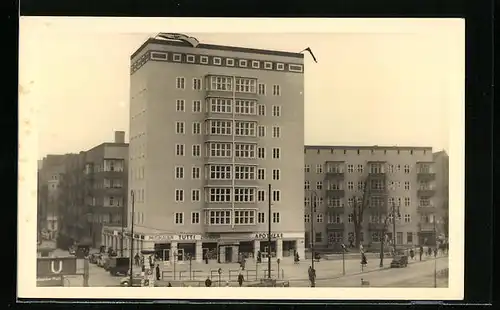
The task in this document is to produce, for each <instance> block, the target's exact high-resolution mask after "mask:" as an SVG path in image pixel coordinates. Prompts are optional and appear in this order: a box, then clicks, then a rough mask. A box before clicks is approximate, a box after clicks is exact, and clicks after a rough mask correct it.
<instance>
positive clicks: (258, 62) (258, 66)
mask: <svg viewBox="0 0 500 310" xmlns="http://www.w3.org/2000/svg"><path fill="white" fill-rule="evenodd" d="M252 68H255V69H259V68H260V61H257V60H253V61H252Z"/></svg>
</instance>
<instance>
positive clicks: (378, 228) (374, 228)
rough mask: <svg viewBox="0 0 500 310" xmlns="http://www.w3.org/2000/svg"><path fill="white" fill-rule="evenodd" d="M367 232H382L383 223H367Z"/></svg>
mask: <svg viewBox="0 0 500 310" xmlns="http://www.w3.org/2000/svg"><path fill="white" fill-rule="evenodd" d="M368 230H369V231H383V230H385V225H384V223H368Z"/></svg>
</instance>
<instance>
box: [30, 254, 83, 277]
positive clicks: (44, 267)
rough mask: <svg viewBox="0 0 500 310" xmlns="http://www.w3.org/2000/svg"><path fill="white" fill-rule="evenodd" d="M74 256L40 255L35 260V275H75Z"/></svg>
mask: <svg viewBox="0 0 500 310" xmlns="http://www.w3.org/2000/svg"><path fill="white" fill-rule="evenodd" d="M76 269H77V268H76V257H42V258H37V261H36V276H37V277H38V278H41V277H53V276H67V275H76V274H77V272H76Z"/></svg>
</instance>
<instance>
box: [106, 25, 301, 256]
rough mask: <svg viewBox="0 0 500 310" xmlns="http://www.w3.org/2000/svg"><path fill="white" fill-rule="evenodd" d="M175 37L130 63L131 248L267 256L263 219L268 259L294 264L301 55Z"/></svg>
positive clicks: (149, 46) (150, 43)
mask: <svg viewBox="0 0 500 310" xmlns="http://www.w3.org/2000/svg"><path fill="white" fill-rule="evenodd" d="M172 37H176V38H179V37H180V38H181V40H169V39H156V38H151V39H148V40H147V41H146V42H145V43H144V44H143V45H142V46H141V47H140V48H139V49H138V50H137V51H136V52H135V53H133V55H132V56H131V78H130V79H131V86H130V89H131V100H130V136H131V138H130V168H129V169H130V170H129V185H130V188H131V189H132V190H133V192H134V202H135V204H134V206H135V213H134V224H135V225H134V232H135V234H136V235H135V236H134V239H135V241H134V242H135V244H136V246H135V249H156V250H157V251H159V252H160V253H163V254H160V255H163V256H164V258H165V259H167V260H168V259H172V258H173V257H174V255H175V257H176V259H181V260H182V259H184V258H185V257H186V255H185V254H189V256H190V257H192V258H194V259H196V260H198V261H201V260H202V257H203V255H209V256H211V257H214V258H215V257H217V259H218V260H219V261H221V262H229V261H235V260H236V259H237V257H238V255H239V253H245V254H249V255H250V256H251V255H256V254H257V252H258V251H261V253H267V252H269V244H268V242H267V234H266V233H267V231H268V216H269V215H270V218H271V221H272V242H271V244H270V247H271V253H275V254H276V256H277V257H282V256H287V255H289V254H290V253H293V251H294V250H297V251H298V252H299V255H302V256H303V252H304V225H303V205H302V201H303V199H304V193H303V191H302V180H303V178H304V174H303V170H302V169H303V158H304V157H303V156H304V155H303V147H304V138H303V137H304V123H303V119H304V93H303V92H304V75H303V74H304V64H303V55H302V54H299V53H289V52H280V51H270V50H259V49H251V48H242V47H231V46H220V45H210V44H190V43H189V42H188V41H189V40H191V41H194V40H193V39H192V38H191V39H188V38H184V40H182V36H181V35H176V36H172ZM269 184H271V192H269V191H268V185H269ZM130 198H131V197H130V196H129V199H130ZM269 199H271V204H272V211H271V213H272V214H269V213H268V204H269ZM129 228H130V227H129ZM117 233H118V232H111V231H109V232H108V235H113V234H114V235H116V234H117ZM127 242H129V241H127ZM212 255H213V256H212Z"/></svg>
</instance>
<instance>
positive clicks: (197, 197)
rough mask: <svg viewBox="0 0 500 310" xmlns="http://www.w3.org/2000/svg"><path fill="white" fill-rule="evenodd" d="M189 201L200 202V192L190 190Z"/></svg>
mask: <svg viewBox="0 0 500 310" xmlns="http://www.w3.org/2000/svg"><path fill="white" fill-rule="evenodd" d="M191 201H192V202H197V201H200V190H199V189H192V190H191Z"/></svg>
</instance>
